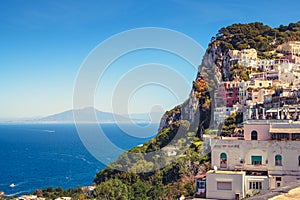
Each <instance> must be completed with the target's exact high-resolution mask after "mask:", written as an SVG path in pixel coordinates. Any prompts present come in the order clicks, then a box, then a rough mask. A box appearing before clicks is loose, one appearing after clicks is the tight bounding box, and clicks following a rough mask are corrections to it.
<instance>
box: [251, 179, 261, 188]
mask: <svg viewBox="0 0 300 200" xmlns="http://www.w3.org/2000/svg"><path fill="white" fill-rule="evenodd" d="M249 189H250V190H261V189H262V182H260V181H251V182H249Z"/></svg>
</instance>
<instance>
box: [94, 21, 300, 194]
mask: <svg viewBox="0 0 300 200" xmlns="http://www.w3.org/2000/svg"><path fill="white" fill-rule="evenodd" d="M299 27H300V22H297V23H291V24H289V25H288V26H283V25H281V26H280V27H278V28H271V27H269V26H266V25H264V24H262V23H258V22H255V23H250V24H233V25H231V26H228V27H225V28H221V29H220V30H219V32H218V33H217V34H216V36H215V37H213V38H212V40H211V43H210V44H209V46H208V48H207V50H206V53H205V55H204V57H203V60H202V63H201V65H200V66H199V69H198V74H197V76H196V79H195V81H194V82H193V88H192V90H191V92H190V96H189V98H188V99H187V100H186V101H185V102H184V103H183V104H182V105H178V106H176V107H175V108H174V109H172V110H170V111H167V112H166V113H165V114H164V115H163V117H162V119H161V122H160V128H159V132H158V134H157V136H156V137H155V138H153V139H152V140H151V141H149V142H146V143H144V144H143V145H142V146H139V147H135V148H132V149H131V150H129V151H127V152H124V153H123V154H122V155H121V156H120V157H119V158H118V160H117V161H115V162H113V163H111V165H110V166H107V167H106V169H104V170H102V171H100V172H99V173H97V175H96V177H95V180H94V182H95V184H96V188H95V190H94V191H93V194H92V197H96V198H99V199H102V198H103V199H104V198H109V199H175V198H178V197H180V196H181V195H184V196H193V194H194V188H195V185H194V176H195V175H196V174H198V173H204V172H206V170H208V169H209V168H210V167H211V166H210V154H209V149H207V147H206V146H205V144H204V143H203V134H206V133H207V132H208V130H209V129H210V128H215V127H213V125H214V122H213V120H212V115H211V113H212V110H213V109H214V101H215V100H214V98H213V97H214V95H213V92H214V91H215V90H216V88H217V86H218V84H219V83H220V82H221V81H226V80H233V79H235V80H238V81H239V80H244V79H247V78H248V77H247V76H248V74H247V71H246V70H244V69H239V68H238V67H239V66H237V65H234V64H232V62H231V58H232V54H231V51H230V50H242V49H249V48H254V49H256V51H257V52H258V56H259V58H271V57H276V56H277V52H276V51H275V50H276V48H277V47H278V46H279V45H280V44H282V43H284V42H287V41H292V40H300V29H299ZM225 131H226V130H225Z"/></svg>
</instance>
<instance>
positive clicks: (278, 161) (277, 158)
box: [275, 155, 282, 166]
mask: <svg viewBox="0 0 300 200" xmlns="http://www.w3.org/2000/svg"><path fill="white" fill-rule="evenodd" d="M281 165H282V157H281V155H276V156H275V166H281Z"/></svg>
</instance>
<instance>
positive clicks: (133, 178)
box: [93, 77, 211, 199]
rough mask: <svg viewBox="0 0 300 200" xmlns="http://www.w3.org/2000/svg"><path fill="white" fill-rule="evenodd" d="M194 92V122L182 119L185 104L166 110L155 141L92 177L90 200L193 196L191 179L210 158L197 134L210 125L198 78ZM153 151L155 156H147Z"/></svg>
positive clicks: (206, 100)
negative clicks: (171, 154) (163, 122)
mask: <svg viewBox="0 0 300 200" xmlns="http://www.w3.org/2000/svg"><path fill="white" fill-rule="evenodd" d="M194 89H195V91H196V95H197V98H198V100H199V102H198V110H199V113H200V114H196V115H195V118H196V120H194V121H193V123H192V124H190V122H189V121H187V120H184V118H185V115H184V114H183V113H182V110H184V108H185V107H186V106H187V102H185V103H183V104H182V105H181V106H177V107H175V108H174V109H172V110H171V111H167V112H166V113H165V116H166V121H167V122H168V123H169V124H168V126H166V127H165V128H164V129H162V130H161V131H160V132H159V133H158V134H157V136H156V137H155V138H153V139H151V140H150V141H149V142H145V143H144V144H143V146H138V147H134V148H132V149H130V150H129V151H127V152H124V153H123V154H122V155H120V157H119V158H118V159H117V160H116V161H115V162H113V163H111V164H110V166H108V167H106V169H104V170H102V171H100V172H99V173H98V174H97V175H96V177H95V180H94V182H95V183H96V184H97V188H96V190H95V192H94V194H93V197H95V198H98V199H102V198H106V199H175V198H178V197H180V196H181V195H184V196H193V194H194V188H195V185H194V176H195V175H196V174H197V173H199V172H205V171H206V170H207V169H208V168H209V167H210V155H207V154H204V153H203V148H204V146H203V142H202V140H201V134H203V133H202V132H205V131H204V130H205V129H207V128H208V126H209V123H210V103H211V101H210V97H209V92H208V88H207V87H206V83H205V82H204V81H203V79H202V77H199V78H198V79H197V80H196V81H195V82H194ZM201 130H202V131H201ZM166 146H167V147H166ZM164 147H166V148H170V149H173V150H174V151H176V157H174V156H167V153H166V152H164V151H165V149H164V150H163V151H159V150H161V149H162V148H164ZM153 152H156V153H155V154H151V153H153ZM157 152H159V153H157ZM133 153H135V154H133ZM149 153H150V156H149ZM118 169H121V170H118ZM116 188H120V189H119V190H117V189H116Z"/></svg>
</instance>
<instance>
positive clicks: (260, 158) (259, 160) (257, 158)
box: [251, 156, 262, 162]
mask: <svg viewBox="0 0 300 200" xmlns="http://www.w3.org/2000/svg"><path fill="white" fill-rule="evenodd" d="M251 158H252V161H257V162H261V161H262V156H252V157H251Z"/></svg>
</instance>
